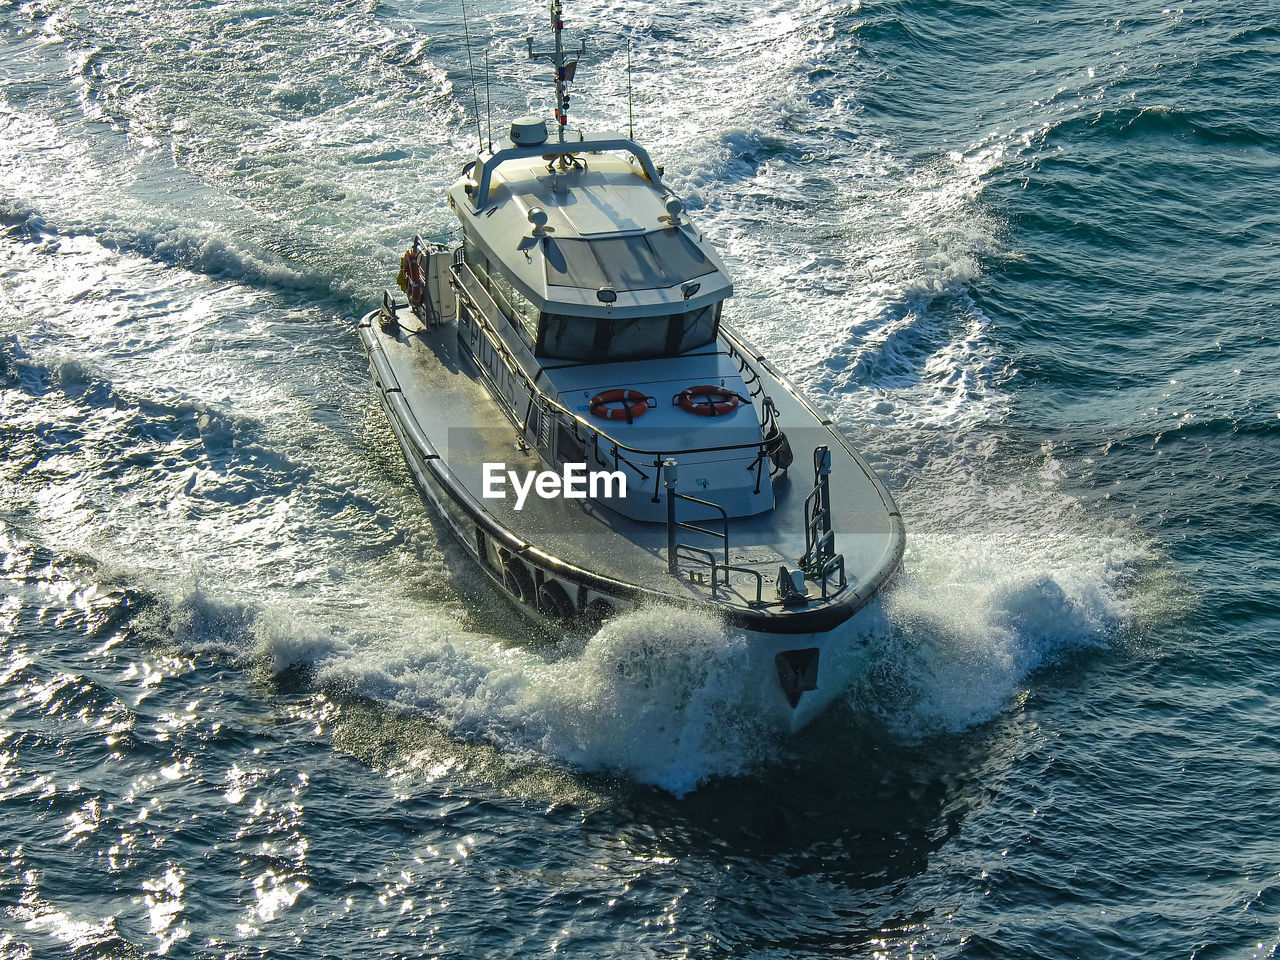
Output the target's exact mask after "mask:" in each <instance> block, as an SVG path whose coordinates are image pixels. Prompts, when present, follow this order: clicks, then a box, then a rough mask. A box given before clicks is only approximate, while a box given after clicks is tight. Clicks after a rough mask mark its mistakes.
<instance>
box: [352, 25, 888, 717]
mask: <svg viewBox="0 0 1280 960" xmlns="http://www.w3.org/2000/svg"><path fill="white" fill-rule="evenodd" d="M550 13H551V34H552V37H553V39H554V44H553V45H552V46H551V47H550V48H549V49H546V50H535V49H534V44H533V41H532V40H529V41H528V53H529V57H530V59H531V60H547V61H549V62H550V65H551V67H552V71H551V80H552V82H553V83H554V87H555V113H554V116H553V117H544V116H529V117H522V118H518V119H516V120H515V121H514V122H512V123H511V124H510V127H509V133H508V136H507V137H506V138H505V139H500V140H499V141H498V142H496V143H489V144H488V145H486V144H485V143H484V141H483V139H481V140H480V145H479V148H478V151H477V155H476V157H475V158H474V159H473V160H471V161H470V162H468V163H466V165H465V167H464V168H463V170H462V173H461V176H460V177H459V179H458V180H457V181H456V182H455V183H454V184H453V185H452V186H451V187H450V188H449V189H448V191H447V203H448V206H449V208H450V209H451V210H452V212H453V214H454V215H455V216H456V217H457V220H458V232H459V234H460V238H461V239H460V242H457V243H455V244H452V245H450V244H441V243H424V242H423V241H421V240H420V239H419V238H418V237H414V239H413V242H412V245H411V246H410V247H409V249H408V250H407V251H406V253H405V255H404V257H403V258H402V261H401V268H400V274H399V276H398V278H397V280H398V285H397V288H395V289H388V291H387V292H386V293H384V295H383V297H382V303H381V305H380V306H379V307H378V308H377V309H374V310H372V311H370V312H369V313H368V314H367V315H366V316H365V317H363V318H362V319H361V320H360V322H359V325H358V326H359V335H360V339H361V341H362V343H363V346H364V348H365V350H366V351H367V353H368V357H369V364H370V369H371V371H372V376H373V380H374V383H375V384H376V389H377V393H378V396H379V398H380V401H381V404H382V406H383V408H384V409H385V411H386V415H387V417H388V419H389V421H390V424H391V427H392V429H393V431H394V433H395V435H396V437H397V439H398V441H399V444H400V446H401V448H402V449H403V452H404V456H405V459H406V461H407V462H408V465H409V467H410V469H411V472H412V474H413V476H414V478H415V479H416V482H417V484H418V485H419V487H420V488H421V491H422V493H423V494H424V495H425V498H426V499H427V500H428V501H429V502H430V503H431V504H433V505H434V507H435V509H436V511H437V512H438V513H439V515H440V516H441V517H442V518H443V519H444V521H445V522H446V523H447V525H448V526H449V527H450V528H451V529H452V531H453V533H454V534H456V536H457V538H458V540H459V541H460V542H461V543H462V544H463V545H465V547H466V549H467V551H468V552H469V553H470V554H471V556H472V557H473V558H474V561H475V563H476V565H477V566H478V568H479V570H482V571H483V572H484V573H485V574H486V575H487V576H488V577H489V578H490V579H491V580H492V581H493V582H494V583H495V584H496V585H497V586H498V587H499V588H500V589H501V590H502V591H504V592H505V594H506V595H507V596H508V597H509V598H510V600H511V601H512V602H513V603H514V604H515V606H517V607H518V608H519V609H520V610H521V611H523V612H524V613H526V614H527V615H528V616H529V617H530V618H531V619H532V620H533V621H535V622H536V623H538V624H540V625H542V626H543V627H547V628H549V629H552V630H555V631H560V634H561V635H562V636H563V635H565V632H566V631H569V632H573V631H578V632H586V633H590V632H594V631H596V630H598V629H599V628H600V627H601V625H602V624H604V623H605V622H606V621H608V620H609V619H610V618H612V617H616V616H619V615H621V614H624V613H626V612H629V611H632V610H635V609H637V608H640V607H644V606H646V605H655V604H656V605H667V606H674V607H678V608H688V609H693V610H698V611H705V612H709V613H710V614H712V615H713V616H714V617H716V618H719V619H721V620H723V621H724V622H725V623H727V624H728V625H730V626H731V627H732V628H734V629H736V630H740V631H742V632H743V633H744V634H745V635H746V637H747V645H746V647H747V650H748V651H749V652H748V653H747V654H746V655H745V656H744V658H743V661H744V662H742V663H741V664H740V669H742V670H744V671H748V672H749V677H750V680H751V687H752V689H754V690H755V691H756V694H757V696H756V703H757V704H758V707H759V709H760V711H762V712H764V713H766V714H768V716H769V717H770V718H771V719H772V720H773V721H776V724H777V726H778V727H779V728H780V729H782V730H784V731H795V730H799V729H800V728H802V727H803V726H805V725H806V724H807V723H808V722H809V721H811V720H812V719H813V718H814V717H815V716H816V715H818V713H820V712H821V711H822V710H823V709H824V708H825V707H826V706H827V705H828V704H830V703H831V702H832V700H833V699H834V698H835V697H837V696H838V695H839V694H840V693H841V691H843V690H845V689H846V688H847V686H848V685H849V683H851V682H852V681H853V679H855V678H856V677H857V675H858V674H859V672H860V670H861V669H862V667H863V666H864V665H865V663H866V661H867V659H868V658H869V653H868V652H867V651H868V644H867V637H868V625H869V624H870V623H871V622H872V620H873V619H874V618H875V617H876V616H877V614H876V613H875V611H876V610H877V608H878V606H879V600H880V596H881V594H882V592H883V591H884V589H885V588H886V586H887V585H889V584H890V582H891V580H892V579H893V577H894V576H895V574H896V572H897V571H898V570H899V568H900V565H901V561H902V554H903V549H904V545H905V532H904V528H903V523H902V518H901V515H900V514H899V511H898V507H897V506H896V504H895V503H894V500H893V498H892V496H891V495H890V493H889V491H888V490H887V489H886V487H885V485H884V484H883V483H882V482H881V480H880V479H879V478H878V477H877V476H876V474H875V473H874V471H873V470H872V469H871V467H870V466H868V464H867V462H866V461H865V460H864V459H863V457H862V456H861V455H860V454H859V453H858V452H857V451H856V450H855V448H854V446H853V444H852V443H851V442H850V441H849V440H848V438H846V437H845V435H844V434H843V433H842V432H841V431H840V430H839V429H837V428H836V426H835V425H834V424H833V423H832V421H831V419H830V418H828V417H827V416H825V415H823V414H822V413H820V412H819V411H818V410H816V409H815V408H814V407H813V406H812V405H811V404H810V403H809V402H808V401H807V400H806V399H805V398H804V397H802V396H801V395H800V393H799V392H798V391H797V390H796V389H795V388H794V387H793V386H792V385H791V384H790V383H789V382H788V381H787V380H786V378H785V377H783V376H782V375H781V374H780V373H779V372H778V371H777V370H776V369H775V368H774V366H773V365H772V364H771V363H770V362H769V361H768V360H767V359H766V358H765V356H764V355H763V354H762V353H761V352H760V350H758V349H757V348H756V347H755V346H753V345H752V344H751V343H750V342H749V341H748V340H747V339H746V338H744V337H743V336H741V335H740V334H739V333H738V332H736V331H735V330H734V329H733V327H732V326H731V324H730V322H729V318H728V317H726V315H725V314H726V304H727V303H728V302H729V300H730V298H731V296H732V294H733V283H732V281H731V279H730V277H729V273H728V271H727V270H726V268H725V265H724V263H723V262H722V261H721V259H720V257H719V256H718V255H717V253H716V252H715V250H714V249H713V248H712V246H711V245H710V244H709V243H708V242H707V241H706V239H705V238H704V236H703V234H702V233H701V232H700V231H699V230H698V229H697V227H696V226H695V224H694V222H693V220H692V219H691V218H690V216H689V215H688V213H687V211H686V209H685V204H684V202H683V201H682V200H681V199H680V198H679V197H678V196H677V195H676V194H675V192H674V191H672V190H671V189H670V188H669V187H668V186H667V185H666V184H665V183H664V181H663V173H664V171H663V168H662V167H660V166H657V165H656V164H655V163H654V161H653V159H652V158H651V157H650V155H649V153H648V152H647V151H646V150H645V149H644V147H642V146H641V145H640V144H639V143H637V142H636V141H635V140H634V137H633V135H630V134H629V135H628V136H623V135H622V134H621V133H616V132H607V131H606V132H595V131H588V130H584V129H581V128H579V127H576V126H571V125H570V124H569V106H570V97H569V89H570V84H572V83H573V81H574V80H575V77H576V74H577V65H578V62H579V59H578V58H580V57H581V56H582V54H583V53H584V52H585V42H583V43H581V44H580V45H579V48H578V49H577V50H575V51H572V53H571V52H570V51H569V50H567V49H566V47H565V42H564V39H563V35H562V34H563V30H564V21H563V16H562V8H561V3H560V0H551V3H550ZM478 130H479V124H478V122H477V131H478ZM478 139H479V138H478Z"/></svg>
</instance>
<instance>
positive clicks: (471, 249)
mask: <svg viewBox="0 0 1280 960" xmlns="http://www.w3.org/2000/svg"><path fill="white" fill-rule="evenodd" d="M462 249H463V254H462V257H463V259H464V260H465V261H466V262H467V266H469V267H470V268H471V271H472V272H473V273H474V274H475V275H476V279H477V280H479V281H480V283H481V284H482V285H483V286H484V288H485V289H486V290H488V291H489V295H490V296H491V297H493V302H494V303H496V304H497V305H498V309H499V310H500V311H502V315H503V316H504V317H506V319H507V322H508V323H510V324H511V326H512V327H514V328H515V331H516V333H518V334H519V335H520V337H521V339H523V340H524V342H525V343H527V344H528V345H529V346H533V344H534V342H535V341H536V339H537V336H538V308H537V307H535V306H534V305H533V303H532V302H531V301H530V300H529V299H528V298H527V297H525V296H524V294H522V293H521V292H520V291H519V290H517V289H516V288H515V287H514V286H512V284H511V281H509V280H508V279H507V278H506V277H504V276H502V274H500V273H498V272H497V271H496V270H495V271H491V270H490V269H489V259H488V257H486V256H485V255H484V253H482V252H481V250H480V248H479V247H478V246H477V245H476V244H475V242H474V241H473V240H472V239H471V238H470V237H464V238H463V246H462Z"/></svg>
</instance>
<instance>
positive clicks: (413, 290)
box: [400, 246, 427, 307]
mask: <svg viewBox="0 0 1280 960" xmlns="http://www.w3.org/2000/svg"><path fill="white" fill-rule="evenodd" d="M400 275H401V276H402V277H404V282H403V283H401V284H400V288H401V289H402V290H404V292H405V294H406V295H407V296H408V297H409V302H410V303H411V304H413V305H414V306H415V307H416V306H419V305H420V304H421V303H422V302H423V300H425V299H426V293H427V284H426V281H425V280H423V277H422V255H421V254H419V253H418V248H417V247H416V246H415V247H414V248H413V249H411V250H406V251H405V254H404V256H403V257H401V258H400Z"/></svg>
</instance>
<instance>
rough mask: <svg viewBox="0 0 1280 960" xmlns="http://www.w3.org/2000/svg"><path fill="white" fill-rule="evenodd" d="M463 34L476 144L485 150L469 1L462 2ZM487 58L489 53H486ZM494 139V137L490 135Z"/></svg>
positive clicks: (463, 0)
mask: <svg viewBox="0 0 1280 960" xmlns="http://www.w3.org/2000/svg"><path fill="white" fill-rule="evenodd" d="M462 32H463V34H464V35H465V36H466V38H467V67H468V68H469V70H470V73H471V100H472V102H473V103H474V104H475V108H476V142H477V143H478V144H479V145H480V149H481V150H482V151H483V150H484V137H482V136H481V135H480V94H479V93H478V92H477V91H476V64H475V61H474V60H473V59H472V58H471V27H470V26H468V24H467V0H462ZM485 54H486V56H487V55H488V51H485ZM490 139H492V135H490Z"/></svg>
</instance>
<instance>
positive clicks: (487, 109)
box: [484, 47, 493, 153]
mask: <svg viewBox="0 0 1280 960" xmlns="http://www.w3.org/2000/svg"><path fill="white" fill-rule="evenodd" d="M484 125H485V128H486V129H487V130H488V131H489V152H490V153H493V101H492V100H491V99H490V97H489V48H488V47H485V48H484Z"/></svg>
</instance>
